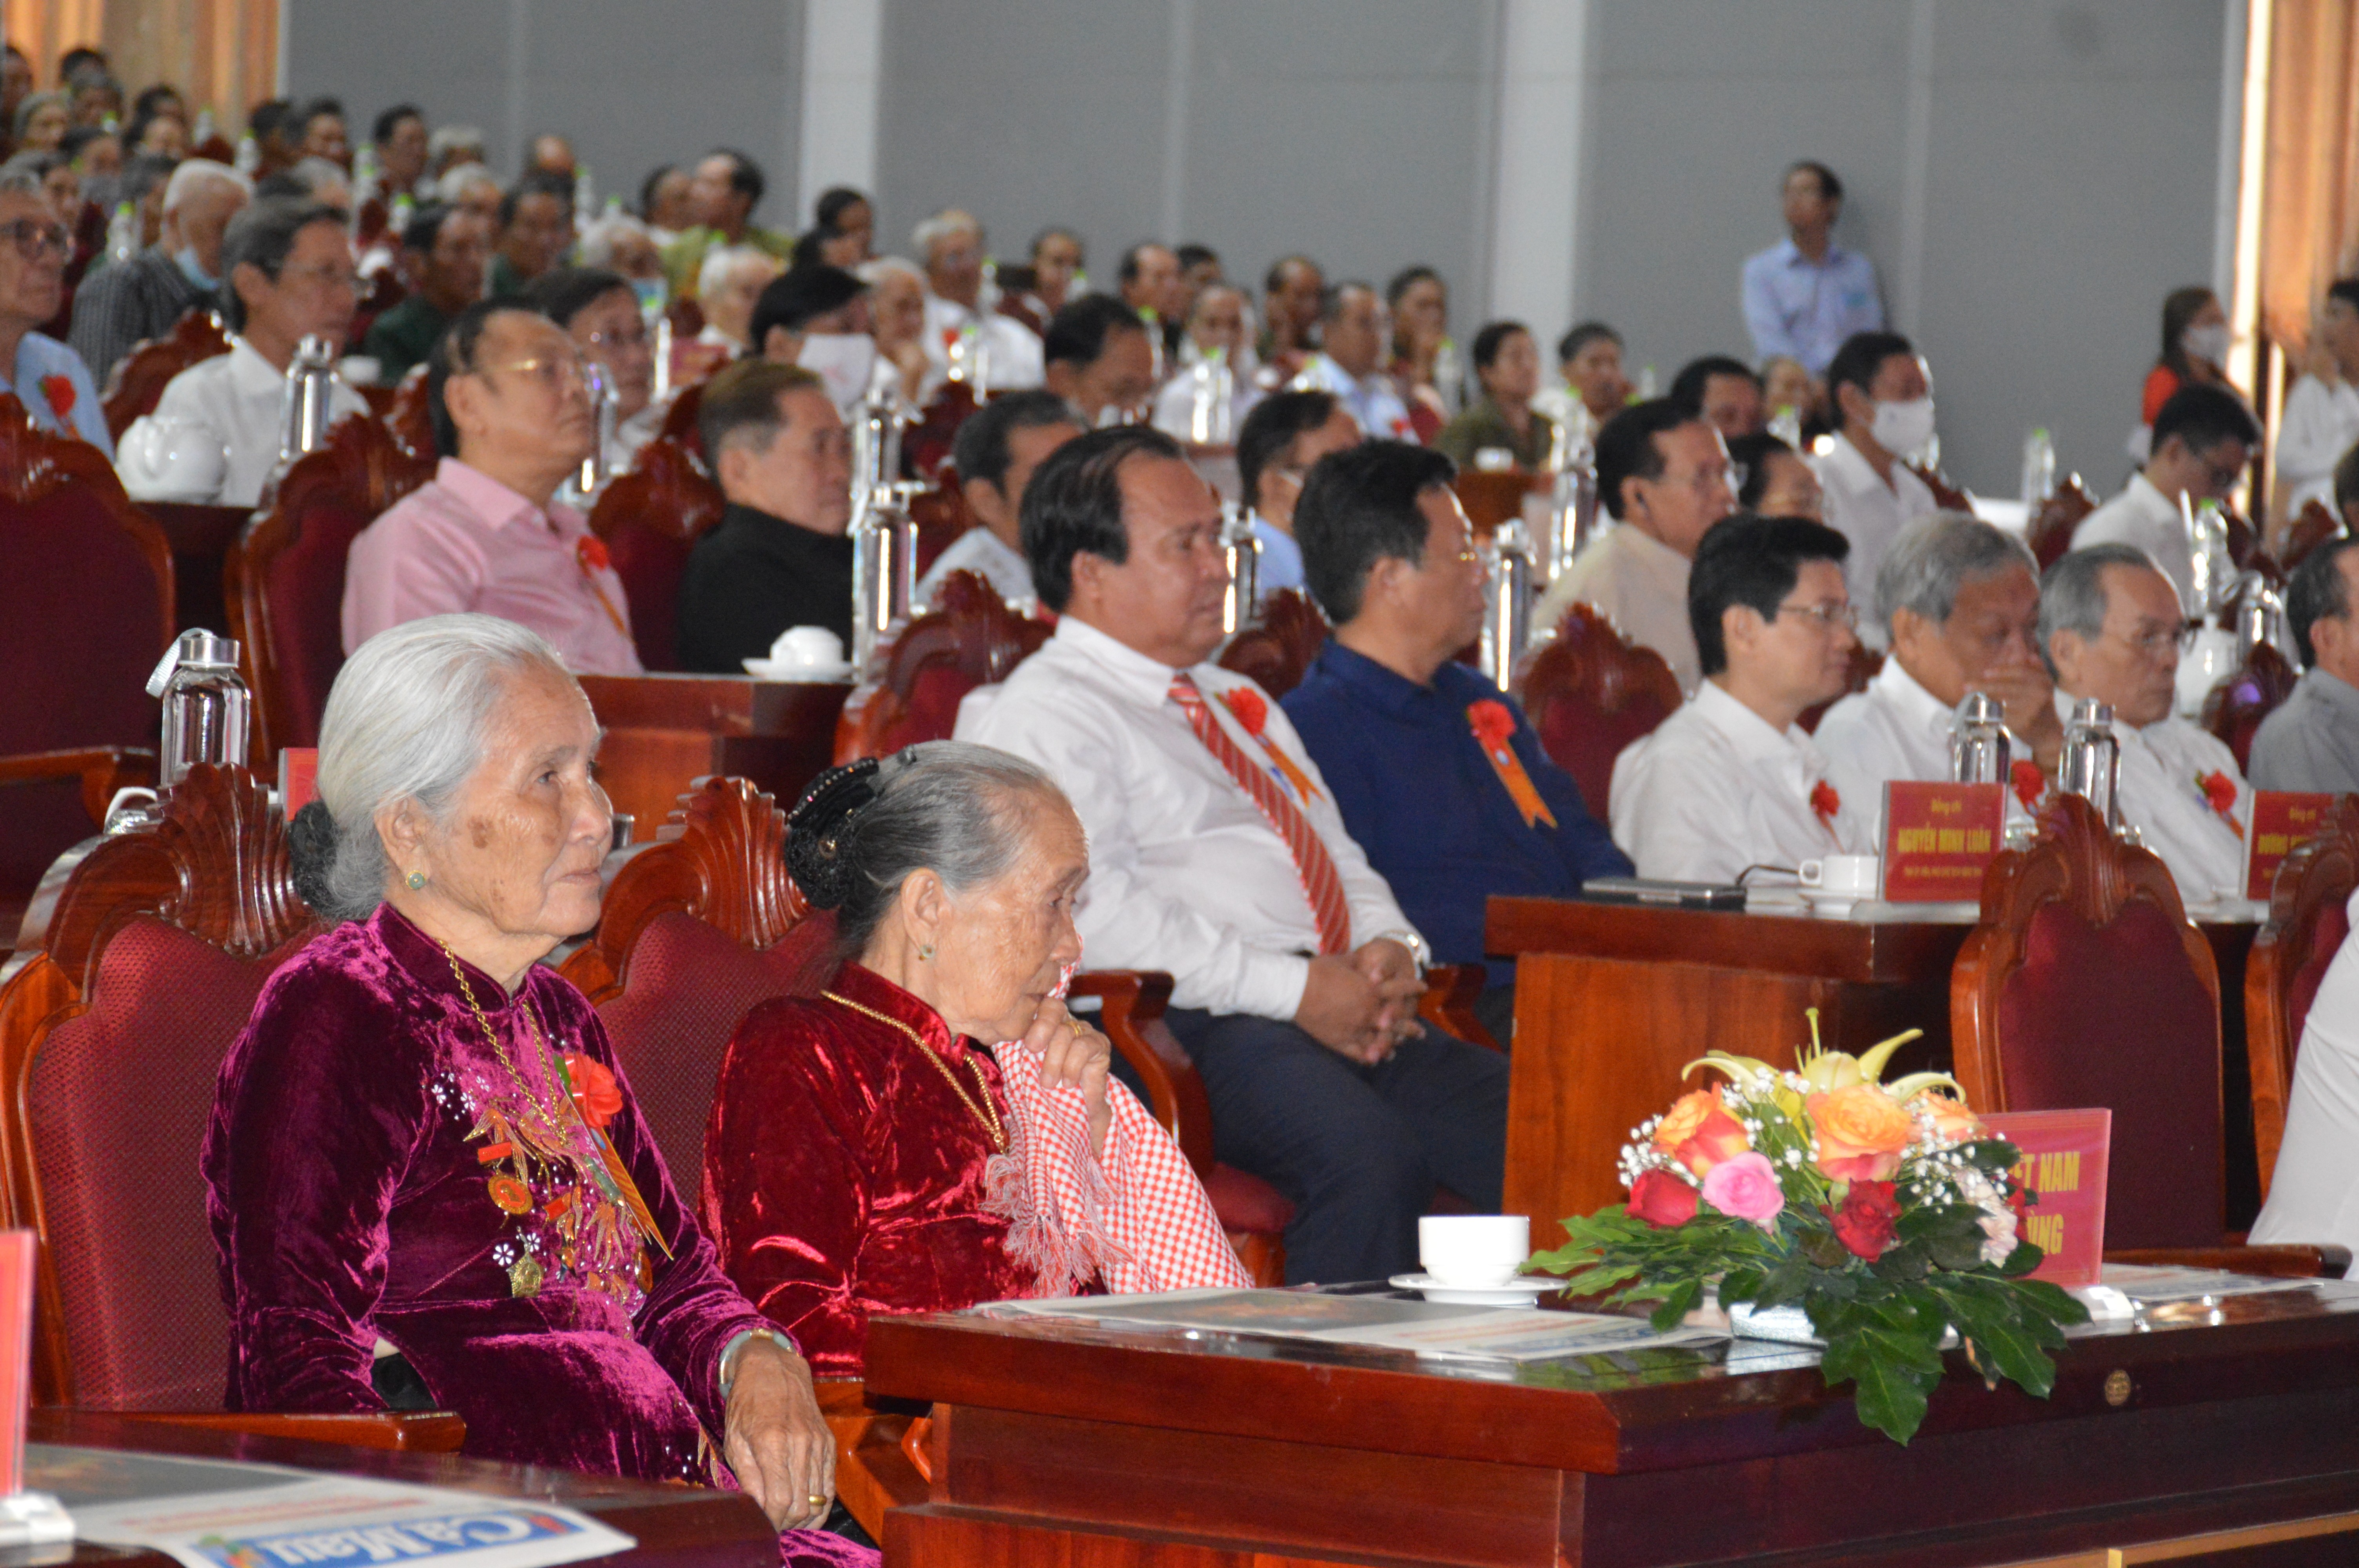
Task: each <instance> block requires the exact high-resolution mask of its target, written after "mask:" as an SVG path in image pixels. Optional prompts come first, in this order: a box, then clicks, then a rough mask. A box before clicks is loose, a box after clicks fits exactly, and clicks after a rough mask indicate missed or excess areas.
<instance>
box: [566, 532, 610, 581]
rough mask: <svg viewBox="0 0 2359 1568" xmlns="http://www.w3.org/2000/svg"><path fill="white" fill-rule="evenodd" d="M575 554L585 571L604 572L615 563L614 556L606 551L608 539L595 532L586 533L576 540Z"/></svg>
mask: <svg viewBox="0 0 2359 1568" xmlns="http://www.w3.org/2000/svg"><path fill="white" fill-rule="evenodd" d="M573 556H574V558H575V559H576V560H578V561H580V562H581V563H582V570H583V571H585V572H603V571H604V570H605V569H606V568H608V567H610V566H612V565H614V557H612V556H610V555H608V554H607V553H606V541H605V540H603V539H601V538H600V537H598V535H595V534H584V535H582V537H581V538H580V539H578V540H576V541H575V542H574V546H573Z"/></svg>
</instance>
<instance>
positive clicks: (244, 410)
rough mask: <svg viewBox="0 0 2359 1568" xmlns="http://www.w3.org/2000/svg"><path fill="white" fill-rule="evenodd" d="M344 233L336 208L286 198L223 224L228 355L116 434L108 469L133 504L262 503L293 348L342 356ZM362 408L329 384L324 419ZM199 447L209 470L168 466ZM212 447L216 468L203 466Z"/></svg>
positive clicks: (187, 375) (349, 392)
mask: <svg viewBox="0 0 2359 1568" xmlns="http://www.w3.org/2000/svg"><path fill="white" fill-rule="evenodd" d="M344 225H345V217H344V214H343V213H342V211H338V210H337V209H335V208H333V207H326V206H321V204H319V203H317V202H299V201H288V200H278V201H257V202H255V204H254V205H253V206H251V207H248V208H247V209H246V210H245V211H243V212H241V213H239V214H238V215H237V216H236V217H235V218H234V219H232V220H231V221H230V225H229V229H228V231H227V232H225V233H224V234H223V236H222V276H223V281H224V282H225V283H226V284H227V285H228V287H226V288H225V289H224V290H223V298H222V308H223V311H222V313H223V318H224V319H226V321H227V323H228V325H229V329H230V331H231V333H232V337H231V340H230V351H229V352H228V353H226V354H220V355H216V356H215V357H214V358H212V359H209V360H205V361H202V362H200V363H197V364H193V365H191V366H190V367H189V368H188V369H187V370H184V371H182V372H181V373H179V374H178V375H176V376H174V377H173V378H172V380H171V383H170V384H168V385H167V386H166V387H165V388H164V395H163V396H162V397H160V398H158V400H157V403H156V412H155V413H153V414H150V415H147V416H145V417H143V418H140V419H137V420H135V421H133V423H132V426H131V427H130V428H129V429H128V430H125V432H124V433H123V440H122V441H121V443H120V444H119V447H118V450H117V454H116V458H115V469H116V471H117V472H119V473H120V474H121V475H122V476H123V487H124V488H125V490H127V491H129V492H131V497H132V499H133V500H135V501H147V500H157V501H196V502H207V503H212V504H213V505H216V506H252V505H254V504H255V503H256V502H257V501H259V500H260V499H261V496H262V486H263V481H266V480H267V479H268V478H269V477H270V474H271V471H272V470H274V469H276V468H277V466H278V443H279V438H280V436H281V434H282V430H283V427H284V425H285V423H286V397H287V362H288V361H289V360H291V359H292V358H294V356H295V346H296V344H298V343H299V342H300V341H302V340H303V339H304V338H305V337H307V336H310V335H311V334H313V333H317V334H318V335H320V336H321V337H323V338H326V339H327V340H328V341H329V342H330V343H331V344H332V345H334V347H335V348H336V349H337V350H338V351H342V347H343V342H344V338H345V335H346V334H347V333H349V332H350V331H351V330H352V325H353V309H354V308H355V298H354V288H355V286H356V284H357V282H358V278H359V274H358V273H357V272H356V271H355V270H354V269H353V247H352V243H351V242H350V241H349V240H348V239H347V238H346V237H345V227H344ZM367 411H368V405H367V404H366V403H365V402H364V401H363V400H362V398H361V395H360V394H359V393H357V392H354V391H353V389H352V388H350V387H348V386H346V385H345V384H343V383H342V382H341V381H337V382H334V383H332V384H331V386H330V389H329V402H328V417H329V420H330V422H331V423H332V422H333V421H335V420H338V419H342V418H343V417H344V416H347V415H352V414H364V413H366V412H367ZM151 432H152V433H153V436H154V439H153V440H152V442H151V439H150V433H151ZM199 445H201V446H202V447H203V448H204V449H206V451H207V454H208V459H209V460H207V461H206V462H203V463H201V464H198V465H196V466H193V467H191V466H186V465H185V461H174V462H168V461H166V459H168V458H171V457H173V456H175V455H176V453H178V452H180V451H183V450H186V449H190V448H192V447H195V446H199ZM214 450H218V451H219V452H220V453H221V454H222V456H221V457H220V458H219V459H218V460H212V459H210V456H209V454H210V453H211V452H212V451H214Z"/></svg>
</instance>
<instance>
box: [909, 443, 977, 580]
mask: <svg viewBox="0 0 2359 1568" xmlns="http://www.w3.org/2000/svg"><path fill="white" fill-rule="evenodd" d="M909 521H910V522H912V523H914V524H917V525H918V556H917V562H916V570H917V574H918V576H919V577H921V578H922V577H924V576H925V575H926V573H927V572H928V571H929V570H931V569H932V568H933V564H934V562H936V561H937V560H939V559H940V558H941V554H942V552H943V551H944V550H947V549H949V548H950V547H951V545H952V544H953V543H955V542H956V541H957V539H958V536H959V535H961V534H963V533H965V532H966V531H967V530H968V529H969V528H971V527H973V526H974V519H973V517H972V516H971V515H969V514H968V513H967V509H966V494H965V492H963V491H962V490H960V488H959V481H958V470H955V469H952V468H950V467H948V466H945V467H944V468H943V470H942V471H941V474H940V479H939V480H938V481H937V482H936V483H935V484H934V486H933V487H932V488H931V489H929V490H921V491H919V492H918V493H917V494H915V495H913V496H911V497H910V498H909Z"/></svg>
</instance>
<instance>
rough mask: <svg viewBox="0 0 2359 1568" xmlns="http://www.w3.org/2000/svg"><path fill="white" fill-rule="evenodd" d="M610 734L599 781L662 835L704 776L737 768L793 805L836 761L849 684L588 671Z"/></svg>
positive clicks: (586, 681)
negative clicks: (678, 806) (837, 736)
mask: <svg viewBox="0 0 2359 1568" xmlns="http://www.w3.org/2000/svg"><path fill="white" fill-rule="evenodd" d="M582 691H583V692H585V693H586V694H587V695H588V696H589V698H590V706H591V708H592V711H593V712H595V713H596V714H597V716H598V722H599V723H600V724H602V725H603V726H605V729H606V738H605V740H604V741H603V743H602V744H601V745H600V747H599V749H598V772H599V779H600V782H601V783H602V784H604V785H605V788H606V795H607V798H608V799H609V800H611V801H612V802H613V803H614V809H615V810H616V811H622V812H628V813H630V814H631V816H634V817H635V818H636V827H635V828H634V830H633V837H634V838H635V839H636V840H638V841H640V842H645V841H646V840H647V839H651V838H654V837H655V836H656V829H657V828H658V827H662V826H663V823H664V820H665V818H667V817H668V816H670V815H671V810H672V807H673V806H674V805H675V804H676V803H677V802H678V801H679V797H680V796H681V795H684V794H686V793H687V792H688V791H689V790H690V788H692V787H693V786H694V784H695V782H696V781H697V780H698V779H701V778H706V777H710V776H716V775H719V774H724V773H727V774H734V775H737V776H739V777H742V778H745V779H749V780H751V781H752V782H753V784H754V785H755V786H756V788H758V789H762V790H766V791H767V792H768V793H769V794H771V795H776V796H777V797H778V798H779V799H780V800H782V801H785V802H787V803H788V804H789V805H791V804H792V803H793V801H794V800H795V798H796V797H797V796H799V795H801V794H802V790H803V786H804V785H805V784H809V783H810V781H811V780H812V779H813V778H815V777H817V776H818V775H819V773H821V770H823V769H825V768H826V767H827V766H828V765H829V764H830V762H832V758H833V752H834V746H835V726H836V720H837V719H838V718H839V717H841V715H842V714H843V703H844V699H845V698H846V697H850V696H851V695H852V687H849V686H839V685H830V684H818V683H810V682H798V681H770V680H756V679H755V678H754V677H752V676H685V675H645V676H582Z"/></svg>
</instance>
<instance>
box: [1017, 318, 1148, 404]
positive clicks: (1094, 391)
mask: <svg viewBox="0 0 2359 1568" xmlns="http://www.w3.org/2000/svg"><path fill="white" fill-rule="evenodd" d="M1040 347H1041V353H1042V355H1043V358H1044V362H1045V364H1046V366H1047V368H1046V370H1045V371H1044V372H1043V375H1044V377H1045V379H1044V380H1043V382H1042V384H1043V385H1045V386H1046V387H1048V389H1049V391H1051V392H1053V393H1055V394H1056V395H1058V396H1060V397H1061V398H1063V399H1064V400H1065V401H1066V402H1068V403H1070V404H1071V405H1072V406H1073V412H1074V413H1076V414H1079V415H1080V416H1082V426H1083V427H1084V428H1089V429H1094V428H1096V427H1099V426H1101V425H1127V424H1132V423H1136V422H1137V421H1139V420H1142V419H1144V418H1145V417H1146V416H1147V408H1148V405H1149V400H1151V399H1152V398H1153V397H1154V396H1155V348H1154V345H1153V344H1152V342H1151V341H1149V339H1148V336H1147V321H1146V319H1144V318H1142V317H1141V316H1140V315H1139V313H1138V312H1137V311H1136V310H1134V309H1132V308H1130V307H1129V306H1127V305H1125V304H1124V303H1123V302H1122V301H1121V300H1119V299H1116V298H1114V297H1113V296H1112V295H1107V294H1088V295H1084V296H1082V297H1081V298H1079V299H1076V300H1074V301H1073V302H1072V303H1071V304H1070V305H1068V306H1066V307H1065V308H1063V309H1062V310H1060V311H1058V312H1057V314H1056V315H1055V316H1054V317H1052V318H1050V319H1049V333H1048V336H1047V337H1045V338H1043V339H1041V340H1040Z"/></svg>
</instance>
